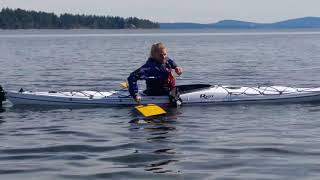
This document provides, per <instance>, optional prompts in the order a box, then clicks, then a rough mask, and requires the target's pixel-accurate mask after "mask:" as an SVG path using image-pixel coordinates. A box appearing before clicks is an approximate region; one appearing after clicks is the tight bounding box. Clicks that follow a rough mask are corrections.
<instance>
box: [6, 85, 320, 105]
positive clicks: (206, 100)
mask: <svg viewBox="0 0 320 180" xmlns="http://www.w3.org/2000/svg"><path fill="white" fill-rule="evenodd" d="M178 89H179V92H180V100H181V103H182V105H189V104H248V103H303V102H320V87H319V88H292V87H285V86H266V87H238V86H221V85H214V86H211V85H207V84H194V85H182V86H178ZM140 96H141V97H142V100H141V104H169V103H170V100H169V98H168V96H147V95H145V94H144V93H143V91H141V92H140ZM5 97H6V98H7V99H8V100H9V101H10V102H11V103H12V104H13V105H46V106H112V105H135V104H137V103H136V102H135V101H134V100H133V98H132V97H131V96H130V95H129V92H128V90H124V89H123V90H115V91H70V92H59V91H49V92H32V91H20V92H12V91H8V92H5Z"/></svg>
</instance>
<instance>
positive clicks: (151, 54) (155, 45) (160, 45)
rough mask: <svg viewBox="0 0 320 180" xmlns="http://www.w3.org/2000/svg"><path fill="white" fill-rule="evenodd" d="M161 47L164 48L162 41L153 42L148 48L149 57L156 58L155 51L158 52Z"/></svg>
mask: <svg viewBox="0 0 320 180" xmlns="http://www.w3.org/2000/svg"><path fill="white" fill-rule="evenodd" d="M162 49H166V47H165V46H164V44H163V43H161V42H159V43H156V44H153V45H152V46H151V50H150V58H156V57H157V53H159V52H160V51H161V50H162Z"/></svg>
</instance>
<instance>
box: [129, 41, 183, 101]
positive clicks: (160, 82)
mask: <svg viewBox="0 0 320 180" xmlns="http://www.w3.org/2000/svg"><path fill="white" fill-rule="evenodd" d="M172 70H175V72H176V73H177V74H178V75H181V74H182V72H183V69H182V68H181V67H179V66H177V64H176V63H175V62H174V61H173V60H172V59H170V58H168V56H167V50H166V47H165V46H164V44H163V43H157V44H153V45H152V47H151V51H150V57H149V59H148V60H147V62H146V63H145V64H144V65H143V66H141V67H140V68H139V69H137V70H135V71H134V72H132V73H131V74H130V76H129V77H128V83H129V92H130V95H131V96H132V97H133V98H134V99H135V100H136V101H137V102H139V101H140V100H141V97H140V96H139V95H138V85H137V81H138V80H146V85H147V89H146V90H145V91H144V93H145V94H147V95H149V96H161V95H169V92H170V91H171V90H172V89H174V88H175V78H174V77H173V75H172Z"/></svg>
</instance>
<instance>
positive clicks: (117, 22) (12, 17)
mask: <svg viewBox="0 0 320 180" xmlns="http://www.w3.org/2000/svg"><path fill="white" fill-rule="evenodd" d="M159 27H160V26H159V23H156V22H152V21H150V20H146V19H139V18H136V17H129V18H123V17H119V16H95V15H73V14H67V13H65V14H61V15H56V14H54V13H47V12H41V11H28V10H23V9H10V8H4V9H2V10H1V12H0V29H136V28H138V29H155V28H159Z"/></svg>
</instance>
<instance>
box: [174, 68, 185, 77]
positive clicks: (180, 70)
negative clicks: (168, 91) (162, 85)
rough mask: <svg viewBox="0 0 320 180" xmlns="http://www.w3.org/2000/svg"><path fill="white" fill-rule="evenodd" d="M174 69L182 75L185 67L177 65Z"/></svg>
mask: <svg viewBox="0 0 320 180" xmlns="http://www.w3.org/2000/svg"><path fill="white" fill-rule="evenodd" d="M174 70H175V71H176V73H177V74H178V75H179V76H180V75H181V74H182V72H183V68H182V67H176V68H175V69H174Z"/></svg>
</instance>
